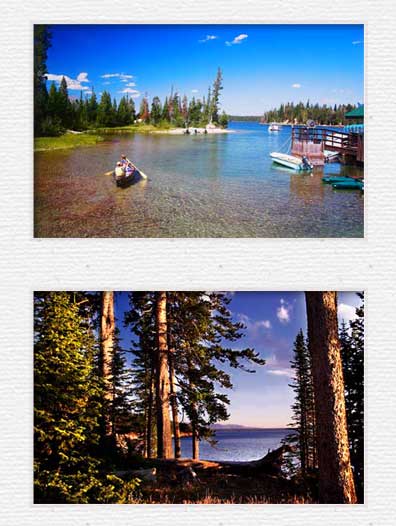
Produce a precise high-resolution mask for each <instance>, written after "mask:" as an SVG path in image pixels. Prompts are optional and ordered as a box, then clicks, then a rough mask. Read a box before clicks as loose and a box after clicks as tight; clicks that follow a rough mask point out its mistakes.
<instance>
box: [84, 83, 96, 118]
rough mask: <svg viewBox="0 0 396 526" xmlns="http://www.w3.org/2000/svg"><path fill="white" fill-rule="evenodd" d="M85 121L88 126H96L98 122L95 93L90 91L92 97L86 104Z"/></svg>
mask: <svg viewBox="0 0 396 526" xmlns="http://www.w3.org/2000/svg"><path fill="white" fill-rule="evenodd" d="M86 110H87V120H88V123H89V125H91V126H92V125H96V124H97V122H98V101H97V99H96V93H95V91H94V90H93V89H92V95H91V97H90V98H89V100H87V102H86Z"/></svg>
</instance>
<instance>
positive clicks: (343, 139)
mask: <svg viewBox="0 0 396 526" xmlns="http://www.w3.org/2000/svg"><path fill="white" fill-rule="evenodd" d="M325 150H326V151H330V152H337V153H338V154H339V156H340V159H341V161H342V162H345V163H363V162H364V135H363V134H360V133H352V132H345V131H341V130H329V129H328V128H322V127H320V126H315V127H314V128H308V127H306V126H294V127H293V128H292V144H291V153H292V155H297V156H298V157H302V156H303V155H305V156H306V157H307V158H308V159H309V161H310V162H311V163H312V164H314V165H315V166H321V165H323V164H324V163H325V154H324V151H325Z"/></svg>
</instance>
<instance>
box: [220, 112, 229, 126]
mask: <svg viewBox="0 0 396 526" xmlns="http://www.w3.org/2000/svg"><path fill="white" fill-rule="evenodd" d="M219 124H220V126H222V127H223V128H227V126H228V117H227V114H226V112H225V111H223V113H222V114H221V115H220V118H219Z"/></svg>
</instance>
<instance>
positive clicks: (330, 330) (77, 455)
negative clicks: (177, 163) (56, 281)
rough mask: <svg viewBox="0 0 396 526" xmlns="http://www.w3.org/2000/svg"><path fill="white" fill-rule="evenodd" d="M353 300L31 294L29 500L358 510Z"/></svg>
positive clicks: (360, 337) (358, 325)
mask: <svg viewBox="0 0 396 526" xmlns="http://www.w3.org/2000/svg"><path fill="white" fill-rule="evenodd" d="M363 502H364V294H363V292H362V291H348V292H346V291H342V292H335V291H325V292H318V291H309V292H296V291H290V292H285V291H282V292H269V291H263V292H259V291H258V292H251V291H249V292H247V291H241V292H238V291H232V292H224V291H221V292H212V291H191V292H185V291H47V292H35V293H34V503H35V504H113V503H114V504H178V503H180V504H242V503H244V504H316V503H318V504H361V503H363Z"/></svg>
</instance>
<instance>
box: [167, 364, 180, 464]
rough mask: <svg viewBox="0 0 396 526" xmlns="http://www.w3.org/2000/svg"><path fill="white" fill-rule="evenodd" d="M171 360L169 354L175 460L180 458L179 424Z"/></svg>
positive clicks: (173, 369)
mask: <svg viewBox="0 0 396 526" xmlns="http://www.w3.org/2000/svg"><path fill="white" fill-rule="evenodd" d="M173 360H174V357H173V354H169V375H170V395H171V408H172V425H173V444H174V450H175V458H180V457H181V442H180V424H179V413H178V410H177V396H176V382H175V367H174V363H173Z"/></svg>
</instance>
